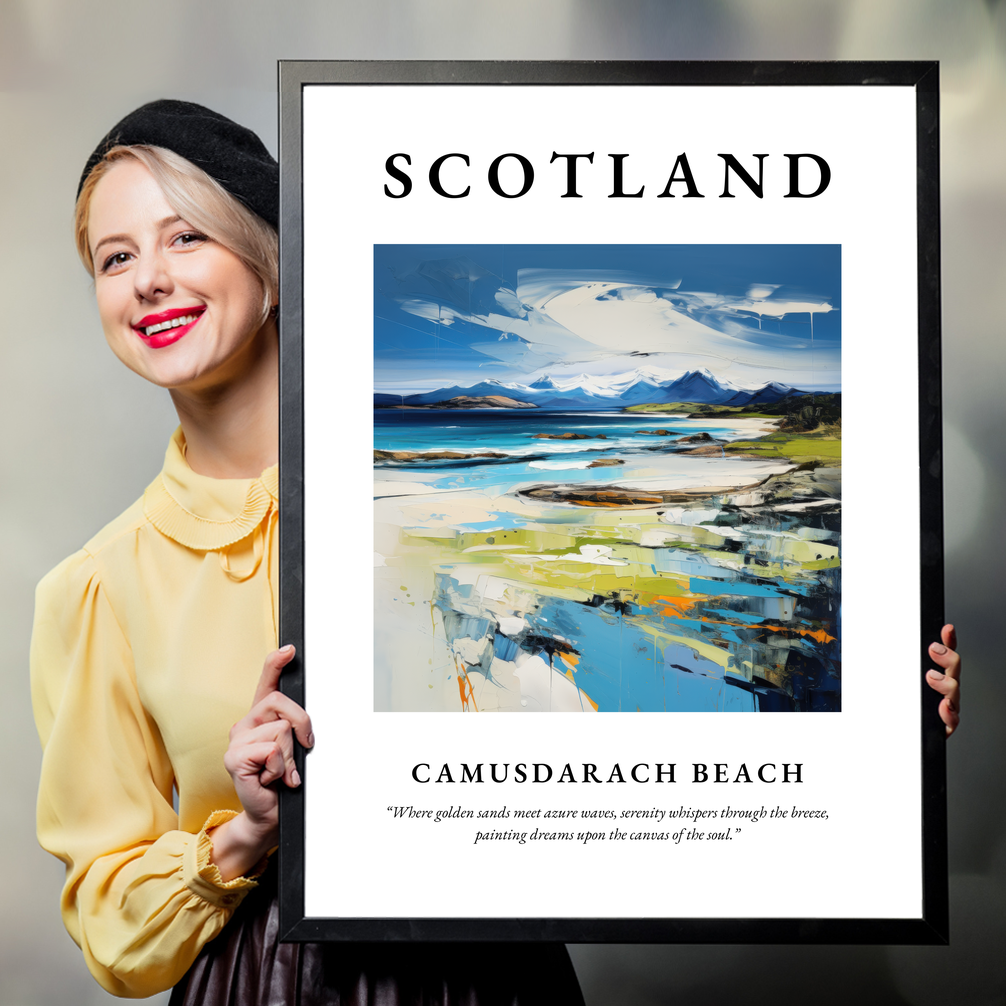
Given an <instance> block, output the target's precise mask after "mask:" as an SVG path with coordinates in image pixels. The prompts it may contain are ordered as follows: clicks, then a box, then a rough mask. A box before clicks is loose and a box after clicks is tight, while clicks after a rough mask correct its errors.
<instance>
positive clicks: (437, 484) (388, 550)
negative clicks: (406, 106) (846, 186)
mask: <svg viewBox="0 0 1006 1006" xmlns="http://www.w3.org/2000/svg"><path fill="white" fill-rule="evenodd" d="M373 270H374V315H373V324H374V506H375V543H374V548H375V557H376V566H377V568H376V569H375V571H374V573H375V621H374V625H375V633H374V636H375V658H374V659H375V675H374V681H375V684H374V708H375V710H377V711H383V710H398V711H403V710H404V711H412V712H422V711H450V710H458V711H466V712H494V711H499V712H587V713H590V712H612V711H618V712H626V711H642V712H653V711H668V712H818V711H826V712H834V711H839V710H840V709H841V708H842V691H841V508H842V504H841V498H842V482H841V445H842V433H841V431H842V410H841V401H842V395H841V392H842V386H841V317H842V316H841V247H840V246H839V245H836V244H810V245H808V244H772V245H769V244H765V245H732V244H708V245H672V244H667V245H661V244H526V245H521V244H494V245H490V244H479V245H457V246H448V245H442V244H429V245H416V244H377V245H375V246H374V253H373Z"/></svg>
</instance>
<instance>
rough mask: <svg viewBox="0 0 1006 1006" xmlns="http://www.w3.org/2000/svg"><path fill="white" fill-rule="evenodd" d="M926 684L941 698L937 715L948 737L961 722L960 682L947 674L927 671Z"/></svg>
mask: <svg viewBox="0 0 1006 1006" xmlns="http://www.w3.org/2000/svg"><path fill="white" fill-rule="evenodd" d="M926 683H927V684H928V685H929V687H930V688H932V689H933V690H934V691H936V692H939V693H940V694H941V695H942V696H943V701H942V702H940V706H939V713H940V719H941V720H943V723H944V724H945V726H946V730H947V736H948V737H949V736H950V735H951V734H952V733H953V732H954V731H955V730H956V729H957V726H958V724H959V723H960V721H961V709H960V693H961V686H960V682H959V681H957V679H956V678H952V677H950V675H949V674H943V673H942V672H941V671H937V670H929V671H927V672H926Z"/></svg>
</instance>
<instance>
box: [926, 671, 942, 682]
mask: <svg viewBox="0 0 1006 1006" xmlns="http://www.w3.org/2000/svg"><path fill="white" fill-rule="evenodd" d="M929 676H930V677H931V678H932V679H933V680H934V681H942V680H943V679H944V677H946V675H944V674H941V673H940V672H939V671H933V670H930V671H929Z"/></svg>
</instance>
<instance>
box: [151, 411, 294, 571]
mask: <svg viewBox="0 0 1006 1006" xmlns="http://www.w3.org/2000/svg"><path fill="white" fill-rule="evenodd" d="M278 500H279V466H278V465H273V466H272V467H271V468H267V469H266V470H265V471H264V472H263V473H262V474H261V475H260V476H259V477H258V478H257V479H213V478H209V477H208V476H206V475H198V474H196V472H194V471H193V470H192V469H191V468H190V467H189V465H188V462H187V461H186V460H185V437H184V436H183V434H182V430H181V427H179V428H178V429H177V430H175V432H174V434H173V435H172V437H171V442H170V443H169V444H168V450H167V453H166V454H165V456H164V468H163V469H162V470H161V473H160V475H158V476H157V478H156V479H154V481H153V482H151V483H150V485H149V486H148V487H147V491H146V492H145V493H144V494H143V512H144V514H146V516H147V519H148V520H149V521H150V523H151V524H153V525H154V527H156V528H157V530H158V531H160V532H161V533H162V534H166V535H167V536H168V537H169V538H172V539H174V540H175V541H177V542H178V543H179V544H180V545H184V546H185V547H186V548H191V549H195V550H197V551H200V552H211V551H216V550H217V549H223V548H227V547H228V546H229V545H233V544H234V543H235V542H238V541H241V539H242V538H246V537H247V536H248V535H249V534H251V533H252V531H254V530H255V529H256V528H257V527H258V526H259V525H260V524H261V523H262V518H263V517H265V515H266V514H267V513H268V512H269V509H270V507H271V508H273V509H275V508H276V506H277V503H278Z"/></svg>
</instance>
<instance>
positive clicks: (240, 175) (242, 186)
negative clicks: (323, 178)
mask: <svg viewBox="0 0 1006 1006" xmlns="http://www.w3.org/2000/svg"><path fill="white" fill-rule="evenodd" d="M140 144H142V145H146V146H151V147H166V148H167V149H168V150H173V151H174V152H175V153H176V154H179V155H180V156H181V157H184V158H185V159H186V160H187V161H191V162H192V163H193V164H195V165H196V166H197V167H200V168H202V169H203V171H205V172H206V174H208V175H209V176H210V178H213V179H214V180H216V181H217V182H219V183H220V184H221V185H222V186H223V187H224V188H225V189H226V190H227V191H228V192H229V193H230V194H231V195H232V196H234V197H235V198H237V199H239V200H240V201H241V202H242V203H244V204H245V206H247V207H248V209H250V210H251V211H252V212H253V213H257V214H258V215H259V216H260V217H261V218H262V219H263V220H265V221H266V222H267V223H270V224H272V226H273V227H278V226H279V165H278V164H277V163H276V160H275V158H274V157H273V156H272V154H270V153H269V151H268V150H266V148H265V144H264V143H263V142H262V141H261V140H260V139H259V138H258V137H257V136H256V135H255V134H254V133H253V132H252V131H251V130H250V129H246V128H245V127H244V126H239V125H238V124H237V123H236V122H234V121H233V120H232V119H228V118H227V116H225V115H220V114H219V113H217V112H213V111H211V110H210V109H208V108H204V107H203V106H202V105H196V104H194V103H193V102H191V101H176V100H174V99H171V98H164V99H161V100H160V101H151V102H150V103H149V104H146V105H143V106H141V107H140V108H138V109H136V111H135V112H130V113H129V115H127V116H126V117H125V118H124V119H123V120H122V121H121V122H119V123H117V124H116V125H114V126H113V127H112V128H111V129H110V130H109V131H108V134H107V135H106V136H105V138H104V139H103V140H102V141H101V143H99V144H98V146H97V147H96V148H95V151H94V153H93V154H91V156H90V157H89V158H88V161H87V164H86V165H85V166H84V173H83V174H82V175H81V176H80V184H79V185H78V186H77V195H78V196H79V195H80V190H81V189H82V188H83V186H84V181H85V179H86V178H87V176H88V175H89V174H90V173H91V169H92V168H93V167H94V166H95V165H96V164H97V163H98V162H99V161H100V160H101V159H102V158H103V157H104V156H105V154H106V153H108V151H109V150H111V149H112V147H117V146H119V145H122V146H127V147H131V146H136V145H140Z"/></svg>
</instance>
